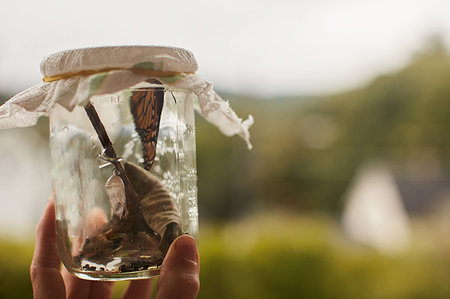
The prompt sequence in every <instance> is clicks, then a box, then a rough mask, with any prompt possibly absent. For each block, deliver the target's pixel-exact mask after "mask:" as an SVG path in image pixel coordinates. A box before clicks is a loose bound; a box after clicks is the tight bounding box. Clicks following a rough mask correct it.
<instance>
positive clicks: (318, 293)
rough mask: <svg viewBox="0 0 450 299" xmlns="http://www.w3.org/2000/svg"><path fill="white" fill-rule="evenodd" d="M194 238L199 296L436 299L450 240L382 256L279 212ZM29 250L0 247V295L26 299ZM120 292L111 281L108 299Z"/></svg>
mask: <svg viewBox="0 0 450 299" xmlns="http://www.w3.org/2000/svg"><path fill="white" fill-rule="evenodd" d="M417 231H420V230H417ZM200 236H201V237H200V240H199V246H200V257H201V278H200V280H201V288H200V294H199V297H198V298H218V299H220V298H258V299H260V298H261V299H264V298H315V299H322V298H329V299H335V298H346V299H352V298H355V299H366V298H367V299H369V298H373V299H416V298H433V299H439V298H448V296H449V294H450V284H448V281H450V270H449V269H450V254H449V253H448V252H449V251H448V248H449V247H448V245H449V244H450V243H449V242H444V243H443V242H441V240H440V239H439V237H438V236H435V237H436V238H431V239H430V236H429V234H427V236H428V237H426V238H423V237H424V235H422V236H421V235H420V234H418V233H416V235H415V236H416V238H415V243H414V244H413V245H412V247H411V248H410V249H409V250H408V251H406V252H405V253H404V254H402V255H399V256H383V255H380V254H378V253H377V252H375V251H373V250H371V249H369V248H366V247H362V246H358V245H356V244H353V243H350V242H348V241H347V240H346V239H345V238H344V237H343V236H342V235H341V234H340V232H339V230H338V228H337V226H336V223H335V221H334V220H333V219H332V218H329V217H327V216H324V215H309V216H301V217H299V216H293V215H286V214H281V213H271V214H270V215H269V214H260V215H257V216H253V217H248V218H246V219H243V220H241V221H239V222H233V223H229V224H227V225H224V226H218V225H215V226H202V228H201V235H200ZM444 245H445V246H444ZM446 246H447V247H446ZM32 248H33V247H32V245H31V244H14V243H12V242H11V241H2V242H1V243H0V252H1V257H0V258H1V265H2V267H1V270H0V271H1V274H2V277H3V278H2V280H1V285H0V298H31V294H32V293H31V286H30V282H29V274H28V270H29V263H30V259H31V255H32ZM124 287H125V283H119V284H118V286H117V287H116V288H115V290H116V293H115V298H120V294H121V293H122V292H123V289H124Z"/></svg>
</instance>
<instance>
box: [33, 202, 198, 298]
mask: <svg viewBox="0 0 450 299" xmlns="http://www.w3.org/2000/svg"><path fill="white" fill-rule="evenodd" d="M62 268H63V269H62V270H61V260H60V256H59V251H58V247H57V241H56V232H55V208H54V201H53V199H50V200H49V202H48V204H47V206H46V207H45V210H44V213H43V215H42V217H41V220H40V221H39V223H38V226H37V229H36V245H35V249H34V256H33V261H32V263H31V267H30V275H31V284H32V285H33V294H34V298H36V299H42V298H51V299H60V298H77V299H83V298H96V299H97V298H98V299H103V298H108V299H109V298H111V297H112V293H113V286H114V283H113V282H104V281H89V280H82V279H79V278H77V277H75V276H74V275H72V274H70V273H69V272H68V271H67V270H66V269H65V268H64V267H62ZM199 271H200V264H199V257H198V251H197V246H196V244H195V240H194V239H193V238H191V237H189V236H181V237H178V238H177V239H176V240H175V241H174V242H173V243H172V245H171V246H170V249H169V251H168V252H167V255H166V257H165V259H164V261H163V264H162V267H161V274H160V277H159V279H158V285H157V293H156V299H168V298H186V299H190V298H195V297H196V296H197V293H198V289H199V286H200V283H199ZM152 289H153V280H151V279H145V280H133V281H131V282H130V284H129V285H128V288H127V290H126V291H125V293H124V295H123V298H133V299H138V298H149V297H150V295H151V292H152Z"/></svg>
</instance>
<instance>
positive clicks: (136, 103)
mask: <svg viewBox="0 0 450 299" xmlns="http://www.w3.org/2000/svg"><path fill="white" fill-rule="evenodd" d="M163 104H164V88H163V87H153V88H146V89H138V90H135V91H133V93H132V95H131V97H130V110H131V114H132V115H133V120H134V125H135V129H136V132H137V133H138V135H139V137H140V139H141V142H142V152H143V155H144V168H145V169H147V170H150V168H151V167H152V166H153V164H154V162H155V156H156V144H157V141H158V133H159V121H160V118H161V111H162V107H163Z"/></svg>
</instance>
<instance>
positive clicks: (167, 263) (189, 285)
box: [156, 235, 200, 299]
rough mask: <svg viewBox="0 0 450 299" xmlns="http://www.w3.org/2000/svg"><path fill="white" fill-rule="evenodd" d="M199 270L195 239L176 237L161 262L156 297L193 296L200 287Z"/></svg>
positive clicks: (188, 298) (187, 297)
mask: <svg viewBox="0 0 450 299" xmlns="http://www.w3.org/2000/svg"><path fill="white" fill-rule="evenodd" d="M199 271H200V263H199V257H198V250H197V245H196V244H195V240H194V239H193V238H192V237H189V236H187V235H186V236H181V237H178V238H177V239H176V240H175V241H174V242H173V243H172V245H171V246H170V249H169V252H168V253H167V256H166V257H165V259H164V262H163V264H162V267H161V275H160V277H159V280H158V292H157V295H156V298H157V299H169V298H186V299H190V298H195V297H196V296H197V294H198V290H199V287H200V281H199Z"/></svg>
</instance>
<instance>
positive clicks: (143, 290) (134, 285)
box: [122, 279, 153, 299]
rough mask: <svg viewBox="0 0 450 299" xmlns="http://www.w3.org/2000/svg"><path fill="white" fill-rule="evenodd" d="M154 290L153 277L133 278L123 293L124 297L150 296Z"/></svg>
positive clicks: (125, 298) (134, 298)
mask: <svg viewBox="0 0 450 299" xmlns="http://www.w3.org/2000/svg"><path fill="white" fill-rule="evenodd" d="M152 290H153V280H152V279H142V280H133V281H131V282H130V284H129V285H128V288H127V290H126V292H125V294H123V297H122V298H123V299H140V298H150V295H151V294H152Z"/></svg>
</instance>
